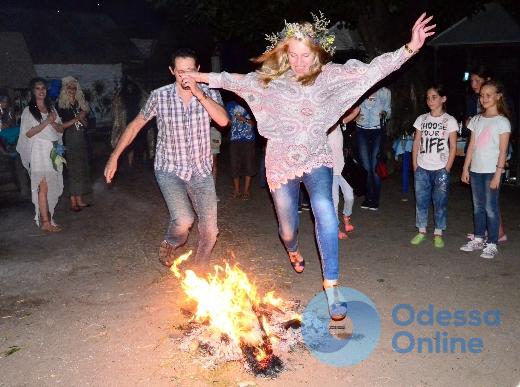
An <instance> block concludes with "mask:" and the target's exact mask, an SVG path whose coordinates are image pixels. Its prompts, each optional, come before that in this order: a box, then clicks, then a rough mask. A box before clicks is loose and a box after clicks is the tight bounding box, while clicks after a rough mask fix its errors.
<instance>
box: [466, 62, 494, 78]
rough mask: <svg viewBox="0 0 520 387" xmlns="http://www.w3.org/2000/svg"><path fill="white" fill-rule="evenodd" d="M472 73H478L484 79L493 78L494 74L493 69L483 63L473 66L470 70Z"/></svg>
mask: <svg viewBox="0 0 520 387" xmlns="http://www.w3.org/2000/svg"><path fill="white" fill-rule="evenodd" d="M470 74H475V75H478V76H479V77H480V78H482V79H491V78H493V74H492V73H491V70H489V67H487V66H485V65H483V64H481V65H478V66H475V67H473V68H472V69H471V71H470Z"/></svg>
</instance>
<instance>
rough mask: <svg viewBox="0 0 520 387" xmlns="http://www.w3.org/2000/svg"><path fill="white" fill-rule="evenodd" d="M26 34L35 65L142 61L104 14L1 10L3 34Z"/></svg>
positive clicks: (136, 51)
mask: <svg viewBox="0 0 520 387" xmlns="http://www.w3.org/2000/svg"><path fill="white" fill-rule="evenodd" d="M1 31H4V32H5V31H11V32H20V33H22V34H23V36H24V38H25V41H26V43H27V46H28V48H29V52H30V53H31V56H32V59H33V62H34V63H35V64H58V63H59V64H70V63H75V64H113V63H123V62H128V61H130V60H132V59H140V58H141V54H140V53H139V50H138V49H137V47H135V45H134V44H133V43H132V42H131V41H130V40H129V39H128V38H127V37H126V36H125V35H124V34H123V33H122V32H121V31H120V30H119V28H118V27H117V26H116V24H115V23H114V21H113V20H112V19H111V18H110V17H109V16H107V15H106V14H103V13H88V12H69V11H60V12H58V11H57V10H46V9H27V8H25V9H21V8H18V9H17V8H0V32H1Z"/></svg>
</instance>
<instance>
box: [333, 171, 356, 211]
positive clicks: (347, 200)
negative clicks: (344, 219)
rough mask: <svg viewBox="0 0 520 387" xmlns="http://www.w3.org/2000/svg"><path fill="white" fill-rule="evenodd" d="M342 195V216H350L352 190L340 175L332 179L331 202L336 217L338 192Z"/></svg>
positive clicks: (352, 203)
mask: <svg viewBox="0 0 520 387" xmlns="http://www.w3.org/2000/svg"><path fill="white" fill-rule="evenodd" d="M340 188H341V193H342V194H343V201H344V204H343V216H350V215H352V206H353V205H354V190H353V189H352V187H351V186H350V185H349V183H347V181H346V180H345V178H344V177H343V176H341V175H334V176H333V177H332V201H333V202H334V213H335V214H336V216H337V215H338V204H339V190H340Z"/></svg>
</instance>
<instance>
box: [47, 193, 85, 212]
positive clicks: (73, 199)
mask: <svg viewBox="0 0 520 387" xmlns="http://www.w3.org/2000/svg"><path fill="white" fill-rule="evenodd" d="M40 208H41V206H40ZM70 208H71V209H72V210H74V209H76V208H78V199H77V197H76V195H70Z"/></svg>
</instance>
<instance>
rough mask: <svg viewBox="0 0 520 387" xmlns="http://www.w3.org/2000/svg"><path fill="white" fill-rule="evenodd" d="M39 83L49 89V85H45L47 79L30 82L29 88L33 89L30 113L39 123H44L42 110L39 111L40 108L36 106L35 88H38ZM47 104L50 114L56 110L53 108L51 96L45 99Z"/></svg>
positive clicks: (35, 79) (47, 95)
mask: <svg viewBox="0 0 520 387" xmlns="http://www.w3.org/2000/svg"><path fill="white" fill-rule="evenodd" d="M37 83H43V84H44V86H45V88H47V84H46V83H45V79H43V78H39V77H38V78H33V79H31V81H30V82H29V88H30V89H31V100H30V101H29V111H30V112H31V114H32V115H33V117H34V118H35V119H36V120H37V121H38V122H42V113H41V112H40V109H38V106H37V105H36V96H35V95H34V88H35V87H36V84H37ZM43 103H44V104H45V107H47V111H48V112H49V113H50V112H51V111H52V110H54V108H53V106H52V101H51V98H50V97H49V94H46V95H45V99H44V101H43Z"/></svg>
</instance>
